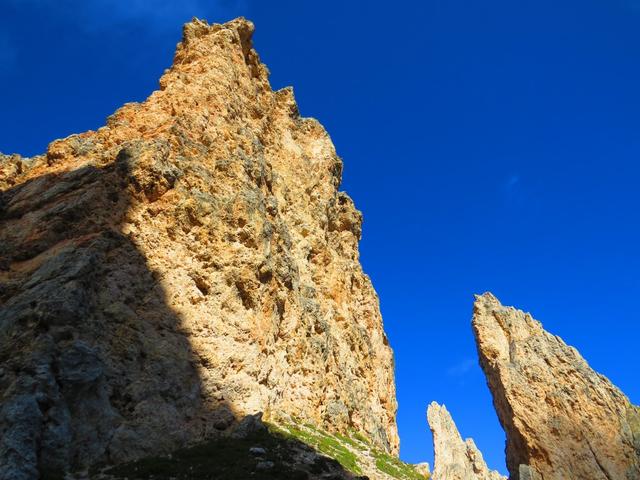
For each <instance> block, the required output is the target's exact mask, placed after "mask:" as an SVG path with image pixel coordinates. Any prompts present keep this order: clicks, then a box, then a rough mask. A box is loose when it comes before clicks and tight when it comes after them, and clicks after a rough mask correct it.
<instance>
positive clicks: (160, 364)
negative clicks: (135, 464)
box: [0, 146, 351, 480]
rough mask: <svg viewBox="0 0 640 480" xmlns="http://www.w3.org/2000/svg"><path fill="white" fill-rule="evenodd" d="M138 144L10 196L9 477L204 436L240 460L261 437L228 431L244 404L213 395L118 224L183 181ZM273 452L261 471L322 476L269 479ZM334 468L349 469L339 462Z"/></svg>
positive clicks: (4, 440)
mask: <svg viewBox="0 0 640 480" xmlns="http://www.w3.org/2000/svg"><path fill="white" fill-rule="evenodd" d="M136 148H137V147H136V146H133V147H125V148H124V149H123V150H122V151H121V152H120V154H119V155H118V157H117V159H116V161H115V162H112V163H110V164H108V165H107V166H105V167H97V166H94V165H92V164H90V163H87V164H85V165H84V166H79V167H78V168H76V169H75V170H71V171H67V172H64V173H60V174H47V175H43V176H41V177H38V178H35V179H32V180H29V181H27V182H25V183H22V184H19V185H16V186H13V187H11V188H9V189H7V190H6V191H3V192H2V193H1V194H0V478H2V479H5V480H23V479H25V480H30V479H37V478H62V477H61V475H62V474H63V473H65V472H75V471H86V470H87V469H89V468H90V467H92V466H94V465H99V464H100V465H114V464H125V463H126V462H131V461H134V460H136V459H139V458H143V457H154V458H157V457H158V456H159V455H164V454H167V453H169V452H171V451H174V450H176V449H180V448H184V447H186V446H187V445H189V444H190V443H192V442H194V441H201V440H204V439H208V443H207V445H209V447H208V448H209V454H210V455H213V453H212V452H217V453H215V455H214V456H217V457H218V458H220V455H221V453H220V452H227V453H229V448H232V447H233V445H236V446H238V447H239V448H241V450H242V449H245V450H246V452H245V451H244V450H243V452H244V453H241V454H238V455H236V456H235V457H234V456H233V455H230V456H228V457H227V456H226V454H225V455H223V459H224V458H229V459H231V458H235V460H234V462H235V463H238V462H243V461H245V459H247V458H248V457H247V455H249V454H248V450H247V449H246V448H245V447H247V446H248V445H249V444H250V443H252V442H254V441H255V440H256V439H255V438H253V437H247V438H245V439H242V438H235V439H232V438H233V437H230V436H227V433H228V432H229V431H230V430H232V429H233V428H234V426H235V425H237V424H238V420H237V419H236V413H235V412H234V409H233V405H230V404H228V403H226V402H225V400H224V399H223V398H218V399H216V398H210V397H211V396H210V395H209V394H208V393H207V391H206V388H205V386H204V385H203V383H202V381H201V378H200V375H199V372H198V365H199V360H198V358H197V354H196V353H194V351H193V349H192V347H191V344H190V340H189V337H188V335H187V334H186V333H185V332H184V331H183V330H182V322H181V319H180V318H179V316H178V315H177V314H176V312H174V311H173V310H172V309H171V308H170V307H169V306H168V303H167V299H166V294H165V292H164V290H163V288H162V287H161V285H160V283H159V282H158V278H157V274H156V272H154V271H152V270H151V269H150V268H149V266H148V264H147V262H146V259H145V257H144V256H143V255H142V254H141V252H140V250H139V249H138V247H137V246H136V244H135V241H134V239H132V238H131V237H129V236H127V235H125V234H123V233H122V231H121V227H122V225H123V223H124V220H125V218H126V215H127V212H128V210H129V208H130V205H131V203H132V202H133V201H146V202H153V201H155V200H156V199H157V198H159V197H160V196H162V194H163V193H164V192H166V191H167V190H169V189H171V188H173V186H174V183H175V182H176V179H177V172H175V171H174V170H173V169H172V167H171V166H170V165H167V164H164V163H162V162H161V161H154V162H155V163H153V162H152V164H141V165H139V164H137V162H138V160H137V159H138V156H137V153H139V152H138V150H136ZM152 157H153V156H151V157H148V158H152ZM251 435H258V436H259V439H260V440H261V441H262V442H267V440H268V443H269V444H270V445H271V446H272V447H273V448H277V449H278V450H279V451H282V452H284V451H285V450H286V449H285V446H286V445H287V442H288V440H283V439H279V438H278V439H276V437H273V436H272V435H271V434H270V433H268V432H266V431H265V430H261V429H259V430H257V431H254V432H253V433H252V434H251ZM234 442H235V443H234ZM283 442H284V443H283ZM300 448H303V447H300ZM307 448H310V447H307ZM187 452H188V451H187ZM181 455H187V456H186V457H184V456H181ZM188 455H190V454H188V453H187V454H183V453H177V454H176V456H175V457H174V459H179V458H184V459H186V458H188ZM282 455H285V454H284V453H283V454H282ZM285 456H286V455H285ZM253 458H254V456H253V455H252V456H251V458H250V459H253ZM283 458H284V457H283ZM265 461H268V462H273V463H274V467H273V469H271V468H272V467H269V464H267V467H268V468H266V469H265V470H264V471H263V472H258V473H256V474H252V476H251V478H313V475H314V474H313V472H311V477H309V476H308V474H307V473H304V472H303V473H295V475H298V476H297V477H296V476H280V477H277V476H276V477H273V476H269V475H272V474H274V472H275V473H277V474H278V475H279V474H280V473H282V472H281V468H284V467H282V465H284V464H283V463H282V462H280V464H278V463H277V462H276V461H274V460H268V459H267V460H265ZM170 463H171V462H169V463H166V462H164V463H162V462H161V463H160V464H159V465H169V464H170ZM312 463H313V462H312ZM222 464H224V462H220V465H222ZM255 464H256V462H253V463H251V464H250V465H252V466H253V467H255ZM277 465H280V466H279V467H278V468H276V466H277ZM240 466H241V465H240ZM264 466H265V465H263V467H264ZM214 467H215V465H212V464H211V463H209V464H208V468H209V469H212V468H214ZM253 467H251V468H253ZM167 468H169V470H171V468H170V467H169V466H167ZM247 468H249V467H247ZM160 470H162V469H160ZM154 472H155V473H154V474H153V475H155V477H154V478H164V477H162V475H163V473H162V472H161V471H157V470H154ZM234 472H236V473H237V472H240V473H237V474H238V475H245V474H246V471H245V470H243V469H242V468H240V469H239V470H238V469H236V470H229V471H226V473H224V472H223V473H216V472H215V470H209V471H208V473H207V475H204V476H203V477H201V478H246V477H245V476H234V475H236V473H234ZM278 472H280V473H278ZM331 472H333V473H331ZM325 473H331V474H332V475H335V476H334V477H332V478H350V477H351V475H350V474H349V473H348V472H346V471H344V470H342V469H341V468H340V467H339V466H338V467H336V466H335V465H333V467H332V468H329V470H327V472H325ZM265 475H266V476H265ZM283 475H284V474H283ZM300 475H303V476H300ZM304 475H307V476H304ZM323 475H324V473H323ZM129 478H136V477H135V475H133V476H132V475H131V474H130V475H129ZM140 478H149V477H144V476H141V477H140ZM177 478H182V477H179V476H178V477H177ZM189 478H197V477H189ZM198 478H199V477H198Z"/></svg>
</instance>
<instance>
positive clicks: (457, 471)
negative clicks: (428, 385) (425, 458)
mask: <svg viewBox="0 0 640 480" xmlns="http://www.w3.org/2000/svg"><path fill="white" fill-rule="evenodd" d="M427 420H428V421H429V428H431V433H432V434H433V450H434V454H435V462H434V467H433V477H432V478H433V480H506V479H505V477H503V476H502V475H500V474H499V473H498V472H496V471H494V470H489V468H488V467H487V464H486V463H485V462H484V459H483V458H482V454H481V453H480V451H479V450H478V448H477V447H476V444H475V443H474V441H473V440H472V439H471V438H467V439H466V440H462V437H461V436H460V433H459V432H458V429H457V428H456V425H455V423H454V422H453V419H452V418H451V414H450V413H449V412H448V410H447V408H446V407H445V406H444V405H442V406H440V405H438V404H437V403H436V402H432V403H431V405H429V408H428V409H427Z"/></svg>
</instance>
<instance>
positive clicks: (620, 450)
mask: <svg viewBox="0 0 640 480" xmlns="http://www.w3.org/2000/svg"><path fill="white" fill-rule="evenodd" d="M473 330H474V333H475V336H476V341H477V345H478V352H479V356H480V364H481V366H482V368H483V370H484V372H485V374H486V376H487V381H488V384H489V388H490V390H491V393H492V395H493V401H494V405H495V407H496V411H497V413H498V417H499V419H500V422H501V424H502V426H503V428H504V429H505V432H506V434H507V467H508V469H509V472H510V478H511V479H512V480H538V479H540V480H543V479H544V480H561V479H563V480H564V479H585V480H600V479H602V480H632V479H638V478H640V411H639V410H638V408H637V407H635V406H633V405H631V403H630V402H629V400H628V399H627V397H626V396H625V395H624V394H623V393H622V392H620V390H618V389H617V388H616V387H615V386H614V385H612V384H611V382H610V381H609V380H608V379H606V378H605V377H604V376H602V375H599V374H598V373H596V372H594V371H593V370H592V369H591V368H590V367H589V365H588V364H587V362H586V361H585V360H584V359H583V358H582V357H581V356H580V354H579V353H578V351H577V350H576V349H575V348H573V347H570V346H567V345H566V344H565V343H564V342H563V341H562V340H561V339H560V338H559V337H556V336H554V335H551V334H550V333H548V332H546V331H545V330H544V329H543V328H542V325H541V324H540V322H538V321H536V320H534V319H533V318H532V317H531V315H529V314H528V313H524V312H522V311H520V310H516V309H514V308H512V307H503V306H502V305H501V304H500V302H499V301H498V300H497V299H496V298H495V297H494V296H493V295H491V294H489V293H487V294H484V295H482V296H479V297H477V298H476V302H475V305H474V315H473Z"/></svg>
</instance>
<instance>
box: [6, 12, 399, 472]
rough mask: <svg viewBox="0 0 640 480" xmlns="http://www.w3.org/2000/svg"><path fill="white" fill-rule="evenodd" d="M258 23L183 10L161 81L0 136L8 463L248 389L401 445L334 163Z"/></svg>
mask: <svg viewBox="0 0 640 480" xmlns="http://www.w3.org/2000/svg"><path fill="white" fill-rule="evenodd" d="M252 32H253V25H252V24H251V23H250V22H248V21H246V20H244V19H238V20H234V21H232V22H229V23H227V24H225V25H208V24H207V23H205V22H202V21H198V20H194V21H192V22H191V23H189V24H187V25H185V27H184V36H183V40H182V42H181V43H180V44H179V45H178V48H177V52H176V54H175V59H174V64H173V66H172V67H171V68H170V69H169V70H167V72H166V73H165V74H164V75H163V76H162V78H161V80H160V85H161V89H160V90H159V91H156V92H153V93H152V94H151V96H150V97H149V98H148V99H147V100H146V101H145V102H143V103H139V104H138V103H131V104H127V105H125V106H124V107H122V108H121V109H119V110H118V111H117V112H116V113H114V114H113V115H112V116H111V117H110V118H109V119H108V122H107V125H106V126H105V127H103V128H100V129H99V130H97V131H95V132H94V131H89V132H86V133H83V134H80V135H73V136H71V137H68V138H66V139H63V140H57V141H54V142H53V143H51V144H50V145H49V148H48V150H47V152H46V154H44V155H41V156H38V157H34V158H31V159H24V158H21V157H19V156H17V155H14V156H2V157H0V187H2V193H1V196H0V222H1V223H0V305H1V308H0V365H2V367H1V370H0V392H1V395H2V398H1V402H2V409H1V410H0V477H1V478H7V479H30V478H35V473H34V472H37V471H38V470H40V471H41V472H43V473H47V472H53V473H55V472H59V471H63V470H69V469H81V468H84V467H86V466H87V465H90V464H92V463H95V462H97V461H105V462H111V463H117V462H122V461H126V460H130V459H132V458H136V457H140V456H144V455H157V454H159V453H161V452H166V451H169V450H171V449H174V448H176V447H178V446H181V445H183V444H184V443H185V442H188V441H190V440H197V439H199V438H203V437H206V436H210V435H213V434H215V432H216V431H218V430H224V429H226V428H227V427H229V425H231V424H232V423H233V422H234V420H235V419H237V418H239V417H241V416H243V415H245V414H251V413H255V412H258V411H263V412H264V414H265V417H266V418H269V417H275V416H279V415H290V416H295V417H296V418H298V419H299V420H301V421H309V422H311V423H314V424H316V425H319V426H321V427H323V428H325V429H328V430H336V431H345V430H346V429H355V430H356V431H359V432H361V433H363V434H364V435H366V436H367V437H369V438H370V439H371V440H372V441H373V442H374V443H375V445H377V446H378V448H380V449H383V450H386V451H389V452H394V453H395V452H397V450H398V436H397V433H396V424H395V412H396V399H395V387H394V380H393V358H392V352H391V349H390V348H389V346H388V342H387V339H386V336H385V334H384V331H383V329H382V320H381V317H380V312H379V308H378V299H377V297H376V294H375V292H374V290H373V288H372V286H371V282H370V281H369V279H368V277H367V276H366V275H365V274H363V272H362V269H361V267H360V264H359V260H358V240H359V238H360V233H361V221H362V218H361V214H360V213H359V212H358V211H357V210H356V209H355V207H354V205H353V202H352V201H351V199H350V198H349V197H348V196H347V195H346V194H344V193H342V192H339V191H338V187H339V185H340V180H341V172H342V163H341V161H340V159H339V158H338V157H337V155H336V152H335V150H334V147H333V145H332V143H331V140H330V138H329V136H328V135H327V133H326V132H325V130H324V129H323V128H322V126H321V125H320V124H319V123H318V122H317V121H315V120H313V119H306V118H301V117H300V116H299V114H298V109H297V106H296V103H295V101H294V98H293V93H292V90H291V89H283V90H280V91H277V92H274V91H272V90H271V88H270V86H269V82H268V72H267V69H266V68H265V66H264V65H262V64H261V63H260V61H259V59H258V56H257V54H256V52H255V51H254V50H253V48H252V45H251V35H252Z"/></svg>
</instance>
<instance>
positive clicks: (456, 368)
mask: <svg viewBox="0 0 640 480" xmlns="http://www.w3.org/2000/svg"><path fill="white" fill-rule="evenodd" d="M476 363H477V362H476V360H475V359H473V358H465V359H464V360H462V361H461V362H459V363H457V364H455V365H452V366H450V367H449V368H447V375H449V376H450V377H462V376H464V375H466V374H467V373H469V372H470V371H471V370H473V368H474V367H475V366H476Z"/></svg>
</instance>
